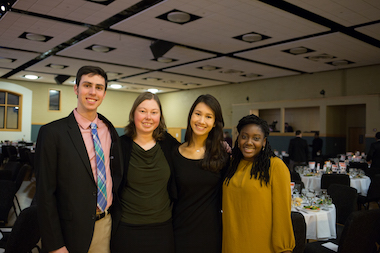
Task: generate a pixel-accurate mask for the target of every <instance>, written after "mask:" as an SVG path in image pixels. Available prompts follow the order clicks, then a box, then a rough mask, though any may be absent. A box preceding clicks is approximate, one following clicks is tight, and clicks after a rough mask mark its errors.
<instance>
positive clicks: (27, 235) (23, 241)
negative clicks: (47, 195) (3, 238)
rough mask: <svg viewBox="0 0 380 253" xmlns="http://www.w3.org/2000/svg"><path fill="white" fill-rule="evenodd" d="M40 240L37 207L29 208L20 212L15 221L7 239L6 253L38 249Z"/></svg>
mask: <svg viewBox="0 0 380 253" xmlns="http://www.w3.org/2000/svg"><path fill="white" fill-rule="evenodd" d="M40 238H41V233H40V229H39V226H38V219H37V206H30V207H28V208H25V209H24V210H22V212H21V213H20V215H19V216H18V218H17V219H16V221H15V223H14V225H13V227H12V231H11V233H10V235H9V237H8V239H7V244H6V247H5V252H6V253H26V252H32V249H35V248H36V249H37V250H38V252H40V247H39V246H38V245H37V243H38V241H39V240H40Z"/></svg>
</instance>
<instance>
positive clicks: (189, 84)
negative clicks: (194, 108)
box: [183, 83, 201, 86]
mask: <svg viewBox="0 0 380 253" xmlns="http://www.w3.org/2000/svg"><path fill="white" fill-rule="evenodd" d="M183 85H186V86H200V85H201V84H200V83H184V84H183Z"/></svg>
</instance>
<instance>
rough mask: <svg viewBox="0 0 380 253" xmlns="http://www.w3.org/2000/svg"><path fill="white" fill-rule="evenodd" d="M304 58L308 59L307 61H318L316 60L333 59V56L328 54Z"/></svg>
mask: <svg viewBox="0 0 380 253" xmlns="http://www.w3.org/2000/svg"><path fill="white" fill-rule="evenodd" d="M306 58H308V59H309V60H312V61H318V60H329V59H333V58H335V56H332V55H330V54H320V55H313V56H309V57H306Z"/></svg>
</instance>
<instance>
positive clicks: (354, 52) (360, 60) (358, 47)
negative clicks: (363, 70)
mask: <svg viewBox="0 0 380 253" xmlns="http://www.w3.org/2000/svg"><path fill="white" fill-rule="evenodd" d="M332 40H334V41H341V43H339V44H340V45H339V46H337V47H335V48H331V49H332V50H335V52H336V53H337V55H338V56H340V57H341V58H347V59H346V60H350V61H353V62H355V63H356V64H357V65H367V64H376V63H380V48H378V47H374V46H372V45H369V44H366V43H364V42H362V41H360V40H357V39H354V38H352V37H350V36H347V35H345V34H342V33H338V34H334V36H333V37H332ZM327 46H328V43H326V44H325V45H323V47H325V48H327ZM374 56H376V57H374Z"/></svg>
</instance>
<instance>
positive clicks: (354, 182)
mask: <svg viewBox="0 0 380 253" xmlns="http://www.w3.org/2000/svg"><path fill="white" fill-rule="evenodd" d="M301 180H302V182H303V183H304V184H305V189H312V190H314V191H319V190H321V177H320V176H306V175H301ZM370 183H371V179H370V178H369V177H367V176H363V177H362V178H350V186H351V187H353V188H355V189H356V190H357V191H358V193H359V194H361V195H363V196H367V192H368V188H369V184H370Z"/></svg>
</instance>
